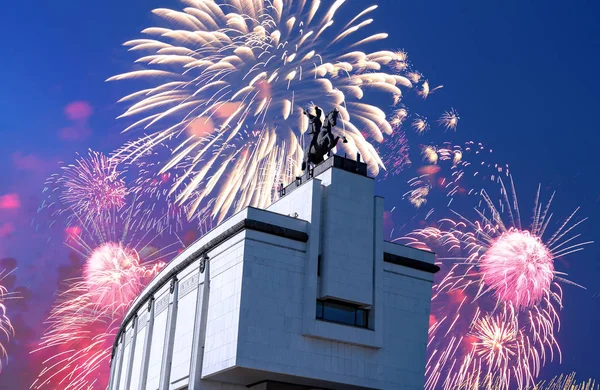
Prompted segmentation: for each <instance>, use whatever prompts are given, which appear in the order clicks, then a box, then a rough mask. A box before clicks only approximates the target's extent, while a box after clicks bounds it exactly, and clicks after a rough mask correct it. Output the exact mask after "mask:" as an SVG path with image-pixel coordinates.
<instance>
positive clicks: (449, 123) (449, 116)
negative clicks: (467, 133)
mask: <svg viewBox="0 0 600 390" xmlns="http://www.w3.org/2000/svg"><path fill="white" fill-rule="evenodd" d="M459 120H460V117H459V116H458V111H456V110H455V109H454V108H452V109H450V111H444V113H443V114H442V116H441V117H440V119H439V120H438V123H439V124H440V125H442V126H443V127H445V128H446V130H456V126H458V121H459Z"/></svg>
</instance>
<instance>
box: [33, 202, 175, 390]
mask: <svg viewBox="0 0 600 390" xmlns="http://www.w3.org/2000/svg"><path fill="white" fill-rule="evenodd" d="M127 209H128V210H130V212H129V214H125V213H120V214H112V215H111V218H110V219H109V220H103V221H101V222H99V223H95V222H94V223H91V224H89V225H88V226H84V228H83V232H82V234H80V235H74V236H70V237H68V238H67V241H66V242H65V244H66V245H67V246H68V247H70V248H71V249H72V250H73V251H74V252H76V253H78V254H79V255H81V256H82V257H83V258H84V259H85V264H84V266H83V276H82V277H81V278H77V279H72V280H70V281H69V285H68V288H67V289H66V290H65V291H64V292H63V293H61V294H60V296H59V298H58V300H57V302H56V304H55V306H54V307H53V308H52V309H51V311H50V315H49V317H48V319H47V321H46V323H47V325H48V327H47V329H46V331H45V333H44V335H43V337H42V339H41V342H40V345H39V347H38V348H37V349H36V350H34V351H32V353H35V354H43V356H45V357H46V358H45V360H44V365H43V368H42V370H41V372H40V373H39V375H38V378H37V379H36V380H35V381H34V383H33V384H32V385H31V388H32V389H54V388H61V389H65V390H67V389H68V390H76V389H77V390H79V389H91V388H105V387H106V386H107V384H108V373H109V368H108V365H109V361H110V353H111V348H112V341H113V339H114V337H115V335H116V332H117V330H118V327H119V325H120V322H121V320H122V319H123V316H124V315H125V312H126V310H127V308H128V307H129V305H130V304H131V302H132V301H133V300H134V299H135V298H136V297H137V295H138V294H139V293H140V292H141V291H142V289H143V288H144V287H145V285H146V283H147V282H148V281H149V280H150V278H152V277H153V276H154V275H156V274H157V273H158V272H159V270H160V269H161V268H162V266H163V265H164V262H163V261H162V260H163V259H168V258H170V257H171V256H172V255H173V254H174V250H173V249H174V246H175V245H179V244H178V243H174V244H171V245H166V246H164V247H162V249H157V248H154V247H153V244H152V243H153V242H154V240H156V239H157V237H158V234H156V235H155V236H151V235H150V233H149V231H148V230H139V224H137V221H135V220H134V219H133V218H132V215H133V210H134V209H135V207H134V205H131V206H128V207H127ZM77 217H78V216H77ZM74 220H77V221H80V223H82V222H83V220H82V218H79V217H78V218H75V219H74Z"/></svg>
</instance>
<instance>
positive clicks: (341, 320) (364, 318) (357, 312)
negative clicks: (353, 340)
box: [317, 299, 369, 328]
mask: <svg viewBox="0 0 600 390" xmlns="http://www.w3.org/2000/svg"><path fill="white" fill-rule="evenodd" d="M368 318H369V311H368V310H366V309H361V308H360V307H358V306H357V305H353V304H350V303H346V302H341V301H336V300H332V299H327V300H320V299H319V300H317V319H320V320H323V321H329V322H336V323H338V324H345V325H352V326H358V327H361V328H368V326H369V323H368Z"/></svg>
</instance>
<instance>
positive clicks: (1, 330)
mask: <svg viewBox="0 0 600 390" xmlns="http://www.w3.org/2000/svg"><path fill="white" fill-rule="evenodd" d="M9 274H10V273H9V272H5V271H4V270H2V271H0V372H2V368H3V365H2V361H3V360H5V359H8V354H7V351H6V344H8V342H9V341H10V339H11V338H12V337H14V335H15V329H14V328H13V326H12V323H11V322H10V318H8V315H7V314H6V304H5V302H6V300H7V299H10V298H15V296H14V294H12V293H10V292H9V291H8V289H7V288H6V287H4V286H3V285H2V284H1V283H2V280H3V279H4V278H5V277H7V276H8V275H9Z"/></svg>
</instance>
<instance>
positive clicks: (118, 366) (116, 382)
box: [113, 328, 127, 390]
mask: <svg viewBox="0 0 600 390" xmlns="http://www.w3.org/2000/svg"><path fill="white" fill-rule="evenodd" d="M125 333H127V328H126V329H125ZM125 333H124V334H123V335H122V336H121V341H120V342H119V352H118V354H117V363H116V372H115V378H114V379H115V380H114V382H113V390H116V389H118V387H119V380H120V379H121V366H123V351H124V350H125Z"/></svg>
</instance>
